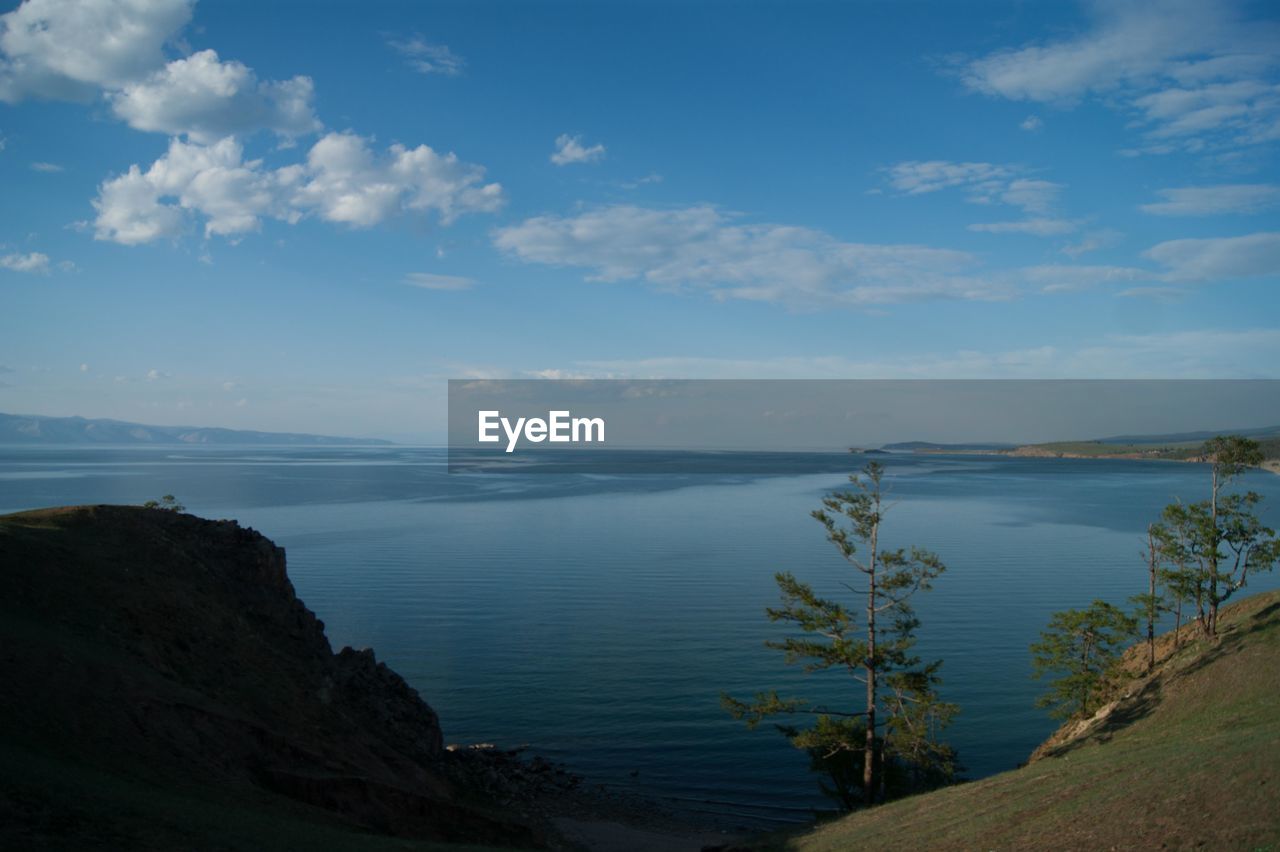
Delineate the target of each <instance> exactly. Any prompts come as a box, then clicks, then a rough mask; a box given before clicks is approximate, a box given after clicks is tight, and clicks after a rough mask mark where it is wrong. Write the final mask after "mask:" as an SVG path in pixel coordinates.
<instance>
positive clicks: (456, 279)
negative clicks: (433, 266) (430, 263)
mask: <svg viewBox="0 0 1280 852" xmlns="http://www.w3.org/2000/svg"><path fill="white" fill-rule="evenodd" d="M404 283H406V284H408V285H409V286H410V287H419V288H421V289H423V290H470V289H471V288H472V287H473V286H475V283H476V282H475V281H474V280H472V279H470V278H464V277H463V276H461V275H436V274H435V273H433V272H410V273H409V274H408V275H406V276H405V277H404Z"/></svg>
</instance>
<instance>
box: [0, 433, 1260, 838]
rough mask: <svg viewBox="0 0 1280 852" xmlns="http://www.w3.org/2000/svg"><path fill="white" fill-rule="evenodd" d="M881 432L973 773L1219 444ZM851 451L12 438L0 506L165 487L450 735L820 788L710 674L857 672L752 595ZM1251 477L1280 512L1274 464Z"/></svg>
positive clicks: (680, 771) (1202, 487)
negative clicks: (943, 443) (800, 457)
mask: <svg viewBox="0 0 1280 852" xmlns="http://www.w3.org/2000/svg"><path fill="white" fill-rule="evenodd" d="M878 460H880V461H881V462H882V463H884V464H886V466H887V467H888V470H889V483H890V487H891V488H892V491H893V499H894V500H895V501H896V503H895V505H894V506H893V508H892V510H891V513H890V514H889V516H888V518H887V520H886V525H885V528H884V533H883V535H884V538H885V541H886V544H887V545H888V546H895V547H896V546H902V545H911V544H916V545H920V546H922V547H927V548H929V549H932V550H934V551H936V552H937V553H938V554H939V555H940V556H941V557H942V558H943V560H944V561H945V562H946V564H947V566H948V571H947V573H946V574H945V575H944V576H943V577H942V578H941V579H940V580H939V581H938V582H937V583H936V584H935V587H934V591H933V592H931V593H929V594H927V595H923V596H921V597H919V598H918V600H917V603H918V610H919V613H920V616H921V619H922V622H923V625H922V627H921V630H920V638H921V641H920V650H921V652H922V653H923V654H924V655H927V656H937V657H942V658H944V659H945V660H946V663H945V665H944V666H943V675H944V679H945V684H944V687H943V695H944V697H945V698H946V699H948V700H950V701H953V702H956V703H958V704H959V705H960V706H961V708H962V712H961V715H960V717H959V718H958V719H957V721H956V722H955V724H954V725H953V727H952V729H951V732H950V740H951V741H952V742H953V744H955V745H956V746H957V747H958V748H959V750H960V755H961V758H962V760H963V762H964V763H965V765H966V766H967V767H968V769H969V774H970V775H971V776H974V777H980V776H983V775H988V774H991V773H994V772H998V771H1001V770H1003V769H1008V768H1011V767H1013V766H1014V765H1016V764H1017V763H1018V762H1019V761H1021V760H1024V759H1025V758H1026V756H1027V755H1028V754H1029V753H1030V751H1031V750H1032V749H1033V748H1034V747H1035V746H1036V745H1037V744H1038V743H1039V742H1040V741H1041V740H1042V739H1043V738H1044V737H1045V736H1046V735H1047V734H1048V733H1049V732H1050V731H1051V730H1052V729H1053V727H1054V725H1053V723H1052V722H1051V721H1050V720H1048V719H1047V717H1046V716H1045V715H1044V713H1043V711H1040V710H1037V709H1036V708H1035V707H1034V706H1033V702H1034V700H1035V696H1036V694H1037V692H1038V689H1039V687H1038V684H1037V683H1036V682H1035V681H1033V680H1031V679H1030V677H1029V675H1030V664H1029V658H1028V652H1027V646H1028V644H1029V643H1030V642H1032V641H1033V640H1034V639H1035V638H1036V637H1037V633H1038V631H1039V630H1040V629H1041V628H1042V627H1043V625H1044V624H1045V622H1046V620H1047V619H1048V616H1049V613H1050V612H1052V611H1053V610H1055V609H1062V608H1065V607H1073V606H1081V605H1087V604H1088V603H1089V602H1090V601H1091V600H1092V599H1093V598H1095V597H1101V598H1105V599H1108V600H1111V601H1113V602H1122V601H1123V600H1124V599H1125V598H1127V597H1128V596H1129V595H1131V594H1134V593H1137V592H1140V591H1142V590H1143V589H1144V587H1145V565H1144V563H1143V561H1142V558H1141V556H1140V551H1141V549H1142V547H1143V545H1144V533H1143V531H1144V529H1145V527H1146V525H1147V523H1148V522H1150V521H1152V520H1155V519H1156V518H1157V517H1158V514H1159V511H1160V509H1161V507H1162V506H1164V505H1165V504H1166V503H1168V502H1171V501H1172V500H1173V499H1175V498H1178V497H1180V498H1182V499H1184V500H1198V499H1202V498H1203V496H1204V493H1205V491H1206V487H1207V469H1206V468H1205V467H1203V466H1201V465H1189V464H1172V463H1158V462H1129V461H1114V462H1109V461H1087V460H1058V459H1009V458H988V457H974V456H970V457H963V456H951V457H941V456H923V457H920V456H892V457H883V456H882V457H879V459H878ZM850 461H851V460H850V459H849V457H847V456H841V457H837V456H833V457H831V459H829V460H828V461H827V462H824V463H823V464H820V465H818V466H817V467H818V469H823V468H825V469H826V470H827V471H829V472H812V473H806V474H803V475H788V476H754V477H744V476H731V475H719V476H717V475H697V476H693V475H688V476H679V475H666V474H664V475H660V476H628V477H605V476H591V475H550V474H544V475H523V476H502V475H472V476H466V475H453V476H450V475H449V474H447V473H446V472H445V465H444V462H445V459H444V455H443V452H442V451H440V450H434V449H417V448H403V447H395V448H370V449H349V448H343V449H292V448H291V449H279V448H235V449H226V448H223V449H202V448H194V449H175V448H141V449H139V448H124V449H110V448H100V447H90V448H83V447H75V448H71V447H68V448H52V449H51V448H43V447H42V448H14V447H9V448H0V512H8V511H17V510H20V509H28V508H36V507H40V506H51V505H62V504H69V503H103V502H109V503H141V502H143V501H144V500H146V499H149V498H154V497H157V496H159V495H161V494H165V493H174V494H176V495H178V497H179V498H180V499H181V500H182V502H184V503H185V504H186V505H187V507H188V510H189V511H191V512H194V513H196V514H199V515H203V516H206V517H212V518H224V517H225V518H236V519H237V520H239V521H240V522H241V523H243V524H246V525H249V526H252V527H254V528H256V529H258V530H260V531H261V532H263V533H264V534H265V535H267V536H269V537H271V538H272V539H274V540H275V541H276V542H277V543H279V544H281V545H283V546H284V547H285V548H287V550H288V557H289V573H290V576H291V577H292V578H293V582H294V585H295V586H296V587H297V590H298V593H299V595H301V597H302V598H303V599H304V600H305V601H306V602H307V604H308V606H310V607H311V608H312V609H313V610H315V611H316V613H317V614H318V615H319V616H320V617H321V618H322V619H323V620H324V622H325V624H326V625H327V632H328V635H329V638H330V640H331V642H332V643H333V645H334V647H335V648H338V647H341V646H343V645H353V646H355V647H364V646H370V647H373V648H374V649H376V651H377V653H378V657H379V658H380V659H382V660H385V661H386V662H387V663H388V664H390V665H391V666H392V667H393V668H395V669H396V670H397V671H399V672H400V673H401V674H403V675H404V676H405V677H406V678H407V679H408V680H409V682H410V683H411V684H412V685H413V686H414V687H416V688H417V689H418V690H419V691H420V692H421V693H422V695H423V697H424V698H425V699H427V701H428V702H429V703H431V704H432V706H434V707H435V708H436V710H437V711H439V713H440V716H441V719H442V721H443V724H444V727H445V737H446V740H448V741H456V742H476V741H489V742H496V743H498V744H501V745H518V744H525V743H527V744H530V745H532V746H533V747H534V748H535V749H536V750H538V751H539V752H541V753H543V754H546V755H547V756H549V757H552V758H555V759H558V760H562V761H564V762H565V763H567V764H569V766H570V767H571V768H572V769H574V770H576V771H578V772H580V773H582V774H584V775H586V776H587V777H588V778H590V779H592V780H594V781H599V782H602V783H609V784H617V785H622V786H626V787H630V788H639V789H640V790H642V791H644V792H647V793H650V794H657V795H662V796H670V797H676V798H680V799H691V800H714V801H716V802H724V803H735V804H736V805H740V806H741V807H740V808H734V806H733V805H717V806H716V807H718V808H721V809H727V810H738V811H751V812H755V811H754V809H752V808H751V807H750V806H752V805H760V804H763V803H765V802H768V803H770V804H771V805H775V806H777V805H781V806H785V807H792V808H797V809H803V808H806V807H811V806H814V805H819V806H821V805H823V804H824V802H823V799H822V797H821V796H820V795H819V794H818V792H817V788H816V785H815V782H814V780H813V778H812V776H810V775H809V774H808V773H807V771H806V768H805V767H806V761H805V759H804V758H803V756H802V755H799V754H798V753H796V752H795V751H794V750H792V749H791V748H790V747H789V746H788V745H787V744H786V742H785V741H784V740H783V739H782V738H781V736H779V735H777V734H775V733H774V732H773V731H772V730H770V729H766V728H765V727H762V728H761V729H759V730H757V731H755V732H748V731H746V730H744V729H743V727H742V726H741V725H740V724H739V723H736V722H734V721H733V720H731V719H729V718H728V717H727V716H726V715H725V714H724V712H723V711H722V710H720V708H719V699H718V696H719V693H720V692H721V691H722V690H724V691H728V692H730V693H732V694H735V695H738V696H740V697H746V696H749V695H751V694H752V693H754V692H755V691H756V690H760V689H771V688H777V689H779V690H780V691H782V692H784V694H785V693H787V692H790V693H792V694H798V695H802V696H804V697H806V698H811V699H815V700H821V701H825V702H828V703H833V704H834V703H837V702H842V701H843V702H848V703H850V704H856V703H857V700H858V695H859V689H858V686H857V685H856V684H854V683H853V682H852V681H851V680H850V679H849V678H848V677H847V676H844V677H841V676H840V675H838V674H834V673H833V674H832V675H831V676H825V675H824V676H817V675H810V676H805V675H803V674H801V673H799V672H797V671H794V670H791V669H789V668H788V667H786V666H785V665H783V662H782V659H781V656H780V655H779V654H778V653H777V652H774V651H769V650H767V649H765V648H763V647H762V643H763V642H764V641H765V640H766V639H768V638H771V637H773V638H776V637H777V636H778V635H779V634H778V628H776V627H774V626H772V625H770V624H769V623H768V622H767V621H766V620H765V618H764V614H763V610H764V608H765V607H766V606H768V605H771V604H773V603H775V602H776V600H777V595H776V587H775V586H774V584H773V574H774V573H775V572H776V571H780V570H791V571H793V572H795V573H796V574H797V576H799V577H801V578H802V579H806V580H810V581H812V582H813V583H814V584H815V586H817V587H819V588H820V589H823V590H825V591H827V592H829V593H831V594H840V593H841V587H840V585H839V583H840V582H841V581H842V580H845V579H848V577H847V574H848V571H849V569H847V568H845V567H844V563H842V562H841V561H840V559H839V557H838V556H837V555H836V554H835V552H834V550H833V549H832V548H831V546H830V545H828V544H827V543H826V542H825V541H824V540H823V538H822V531H821V528H820V527H819V525H818V524H817V522H816V521H814V520H812V519H811V518H809V516H808V513H809V511H810V510H811V509H814V508H816V507H817V506H818V505H819V501H820V498H821V496H822V495H823V494H824V493H825V492H827V491H829V490H830V489H832V488H833V487H836V486H839V485H841V484H842V483H843V477H842V475H841V474H840V473H837V472H836V471H838V470H840V469H842V467H843V466H845V465H848V464H849V463H850ZM803 469H806V470H813V469H814V467H813V466H812V465H809V466H807V467H805V468H803ZM1243 483H1244V484H1245V485H1247V486H1248V487H1250V488H1253V489H1254V490H1257V491H1259V492H1261V493H1262V494H1264V495H1265V496H1266V497H1267V503H1266V508H1265V512H1264V517H1265V518H1266V519H1267V520H1268V521H1269V522H1270V524H1271V525H1272V526H1277V525H1280V477H1277V476H1274V475H1269V474H1263V473H1257V472H1254V473H1250V474H1248V475H1247V476H1246V477H1245V478H1244V480H1243ZM1277 579H1278V578H1277V577H1276V576H1275V575H1264V576H1263V577H1260V578H1258V579H1257V580H1256V581H1253V582H1251V583H1250V589H1251V590H1252V591H1261V590H1264V589H1270V588H1275V587H1277V586H1278V585H1280V583H1278V582H1277ZM633 773H635V774H633ZM785 814H786V812H785V811H781V812H777V815H779V816H785Z"/></svg>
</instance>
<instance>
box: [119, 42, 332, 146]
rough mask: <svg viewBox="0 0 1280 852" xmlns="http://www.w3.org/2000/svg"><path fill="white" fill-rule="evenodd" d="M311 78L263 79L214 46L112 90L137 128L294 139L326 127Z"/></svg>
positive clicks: (200, 137)
mask: <svg viewBox="0 0 1280 852" xmlns="http://www.w3.org/2000/svg"><path fill="white" fill-rule="evenodd" d="M313 94H314V87H313V85H312V82H311V78H310V77H294V78H293V79H292V80H280V81H266V82H261V81H259V80H258V78H257V76H256V75H255V74H254V73H253V71H252V69H250V68H249V67H248V66H246V65H244V64H242V63H240V62H234V61H232V62H223V61H221V60H220V59H218V54H217V53H216V52H215V51H212V50H202V51H200V52H199V53H195V54H192V55H191V56H189V57H187V58H185V59H178V60H175V61H173V62H170V63H169V64H167V65H165V66H164V67H163V68H161V69H160V70H158V71H155V72H154V73H152V74H150V75H149V76H147V77H146V79H144V80H141V81H139V82H136V83H128V84H126V85H125V86H124V87H123V88H122V89H120V90H119V91H116V92H112V93H110V94H108V96H107V99H108V101H110V103H111V107H112V109H113V110H114V111H115V114H116V115H117V116H119V117H120V118H121V119H123V120H124V121H125V122H127V123H128V124H129V126H130V127H133V128H134V129H136V130H145V131H155V132H159V133H167V134H170V135H179V134H186V135H187V136H188V137H189V138H190V139H192V140H194V141H197V142H205V143H208V142H213V141H215V140H217V139H220V138H222V137H224V136H229V135H231V134H236V133H250V132H252V131H254V130H258V129H267V130H271V131H274V132H275V133H278V134H280V135H281V136H284V137H287V138H292V137H294V136H299V135H302V134H305V133H311V132H313V131H316V130H319V129H320V122H319V121H317V120H316V117H315V114H314V112H313V111H312V105H311V101H312V96H313Z"/></svg>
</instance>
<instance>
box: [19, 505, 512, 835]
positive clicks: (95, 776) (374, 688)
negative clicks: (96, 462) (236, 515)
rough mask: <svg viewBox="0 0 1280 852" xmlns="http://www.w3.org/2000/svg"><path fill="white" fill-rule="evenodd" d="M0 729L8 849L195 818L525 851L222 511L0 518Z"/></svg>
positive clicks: (73, 511)
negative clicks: (212, 516)
mask: <svg viewBox="0 0 1280 852" xmlns="http://www.w3.org/2000/svg"><path fill="white" fill-rule="evenodd" d="M0 732H2V733H0V766H2V768H3V775H2V776H0V840H3V839H5V838H8V840H10V841H14V840H15V839H16V840H21V841H22V842H23V845H27V844H39V843H48V844H51V845H68V846H73V847H79V846H82V845H85V841H94V842H97V840H98V839H99V838H101V837H103V836H105V837H107V838H114V839H115V842H107V843H106V845H107V846H119V845H124V846H143V847H145V846H160V847H169V846H172V845H174V844H178V845H185V844H184V841H183V833H184V831H186V832H187V833H188V834H189V835H191V836H200V835H201V834H202V832H206V831H208V830H215V831H216V829H217V827H218V826H219V824H221V822H222V821H223V817H217V816H215V817H210V816H209V814H210V813H211V812H212V813H219V812H220V813H223V814H225V815H227V816H226V817H225V819H226V820H228V821H230V822H232V823H234V822H236V821H237V820H239V821H240V822H241V823H244V824H245V825H250V826H251V825H276V826H279V825H283V824H297V825H308V826H320V827H321V828H319V829H317V830H319V831H320V832H321V834H322V835H323V836H326V837H327V836H328V835H326V834H324V833H325V832H333V831H337V832H339V836H342V835H341V832H342V831H345V830H347V829H352V830H355V831H356V832H357V833H360V832H370V833H377V834H384V835H396V836H400V837H406V838H421V839H428V840H440V841H462V840H465V841H471V842H476V841H481V842H488V843H496V844H501V845H537V840H538V838H537V837H536V836H535V834H534V833H533V831H532V830H530V829H529V828H527V827H525V826H523V825H520V824H518V823H517V822H514V821H512V820H511V819H509V818H508V817H507V816H505V815H502V814H500V813H498V812H497V811H494V810H490V809H487V808H486V807H485V805H484V803H483V802H477V801H476V800H475V799H474V797H469V796H467V795H465V794H464V791H459V790H458V789H457V788H456V784H455V783H454V782H453V781H451V776H450V773H449V771H448V767H447V766H446V764H447V760H446V758H447V752H445V750H444V749H443V745H442V741H441V732H440V725H439V721H438V719H437V718H436V714H435V713H434V712H433V711H432V710H431V708H430V707H429V706H428V705H427V704H426V703H425V702H424V701H423V700H422V699H421V698H420V697H419V695H418V694H417V693H416V692H415V691H414V690H413V689H412V688H411V687H409V686H408V684H406V683H405V681H404V680H403V679H402V678H401V677H400V676H399V675H397V674H396V673H395V672H393V671H391V670H390V669H389V668H387V667H386V666H385V665H384V664H382V663H379V662H377V661H376V660H375V658H374V655H373V653H372V652H371V651H354V650H351V649H350V648H344V649H343V650H342V651H340V652H339V653H337V654H335V653H333V651H332V650H331V648H330V646H329V642H328V640H327V639H326V638H325V635H324V625H323V624H322V623H321V622H320V621H319V619H317V618H316V617H315V615H314V614H313V613H312V612H311V611H310V610H308V609H307V608H306V606H304V605H303V603H302V602H301V601H300V600H299V599H298V598H297V596H296V595H295V594H294V589H293V586H292V584H291V583H290V582H289V578H288V576H287V574H286V572H285V555H284V551H283V550H282V549H281V548H279V547H276V546H275V545H274V544H272V543H271V542H270V541H269V540H267V539H266V538H264V537H263V536H261V535H259V534H258V533H256V532H254V531H253V530H250V529H245V528H242V527H240V526H239V525H237V524H236V523H235V522H233V521H207V520H202V519H199V518H196V517H193V516H190V515H183V514H178V513H174V512H168V511H164V510H160V509H142V508H134V507H125V506H86V507H74V508H66V509H52V510H44V511H37V512H25V513H20V514H16V515H9V516H5V517H0ZM95 796H101V797H103V798H102V800H101V801H95ZM183 803H190V804H192V806H193V807H195V808H196V810H197V811H198V812H199V813H200V814H201V816H199V817H195V818H192V819H191V820H190V821H188V822H186V823H184V820H187V819H188V818H187V817H184V816H183V814H185V813H186V811H185V810H184V808H185V807H186V804H183ZM130 808H137V809H140V810H139V812H138V813H134V814H133V815H132V816H134V817H138V818H137V819H132V818H131V816H130V812H129V809H130ZM148 809H155V810H156V813H154V814H153V813H151V811H150V810H148ZM282 821H283V822H282ZM184 824H185V825H186V828H184ZM201 826H204V828H201ZM227 829H228V836H229V837H231V836H241V835H242V836H243V837H244V838H245V839H246V842H247V843H248V845H253V843H254V842H255V839H261V837H262V833H261V830H257V829H253V828H252V827H249V828H245V829H244V830H243V831H242V832H241V834H240V835H237V834H236V830H235V829H236V826H235V825H228V826H227ZM308 830H310V829H308ZM305 833H306V832H302V834H305ZM292 836H293V837H294V839H299V838H301V836H302V835H301V834H297V833H294V834H293V835H292ZM352 836H353V837H354V836H355V835H352ZM190 839H191V838H190V836H188V837H187V838H186V840H187V841H190ZM0 845H3V844H0ZM195 845H197V846H202V845H203V844H201V843H196V844H195ZM217 845H218V846H219V847H222V848H226V847H234V846H236V843H234V842H231V841H227V842H219V843H218V844H217ZM264 845H265V844H264ZM344 845H345V841H344Z"/></svg>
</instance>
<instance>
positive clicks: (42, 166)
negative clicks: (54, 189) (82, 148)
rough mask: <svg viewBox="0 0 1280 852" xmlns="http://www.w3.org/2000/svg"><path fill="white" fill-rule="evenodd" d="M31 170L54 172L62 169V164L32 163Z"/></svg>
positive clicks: (46, 172)
mask: <svg viewBox="0 0 1280 852" xmlns="http://www.w3.org/2000/svg"><path fill="white" fill-rule="evenodd" d="M31 170H32V171H33V172H44V173H45V174H54V173H56V172H60V171H63V168H62V166H60V165H58V164H57V163H32V164H31Z"/></svg>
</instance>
